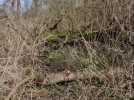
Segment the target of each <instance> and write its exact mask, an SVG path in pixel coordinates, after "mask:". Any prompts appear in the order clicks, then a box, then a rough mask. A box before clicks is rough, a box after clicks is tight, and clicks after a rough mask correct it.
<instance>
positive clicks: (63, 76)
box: [42, 70, 107, 85]
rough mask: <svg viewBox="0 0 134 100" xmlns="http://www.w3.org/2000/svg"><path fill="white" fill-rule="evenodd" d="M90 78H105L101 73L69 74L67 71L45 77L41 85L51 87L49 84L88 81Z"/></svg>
mask: <svg viewBox="0 0 134 100" xmlns="http://www.w3.org/2000/svg"><path fill="white" fill-rule="evenodd" d="M92 76H96V77H99V78H103V79H104V78H105V79H106V78H107V77H106V76H105V75H103V74H102V73H101V72H99V73H94V72H89V71H88V70H85V71H83V72H80V71H78V72H71V71H69V70H66V71H63V72H59V73H51V74H49V75H47V76H46V77H45V78H44V80H43V82H42V84H43V85H51V84H56V83H59V82H67V81H73V80H81V79H82V80H84V79H88V78H90V77H92Z"/></svg>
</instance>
